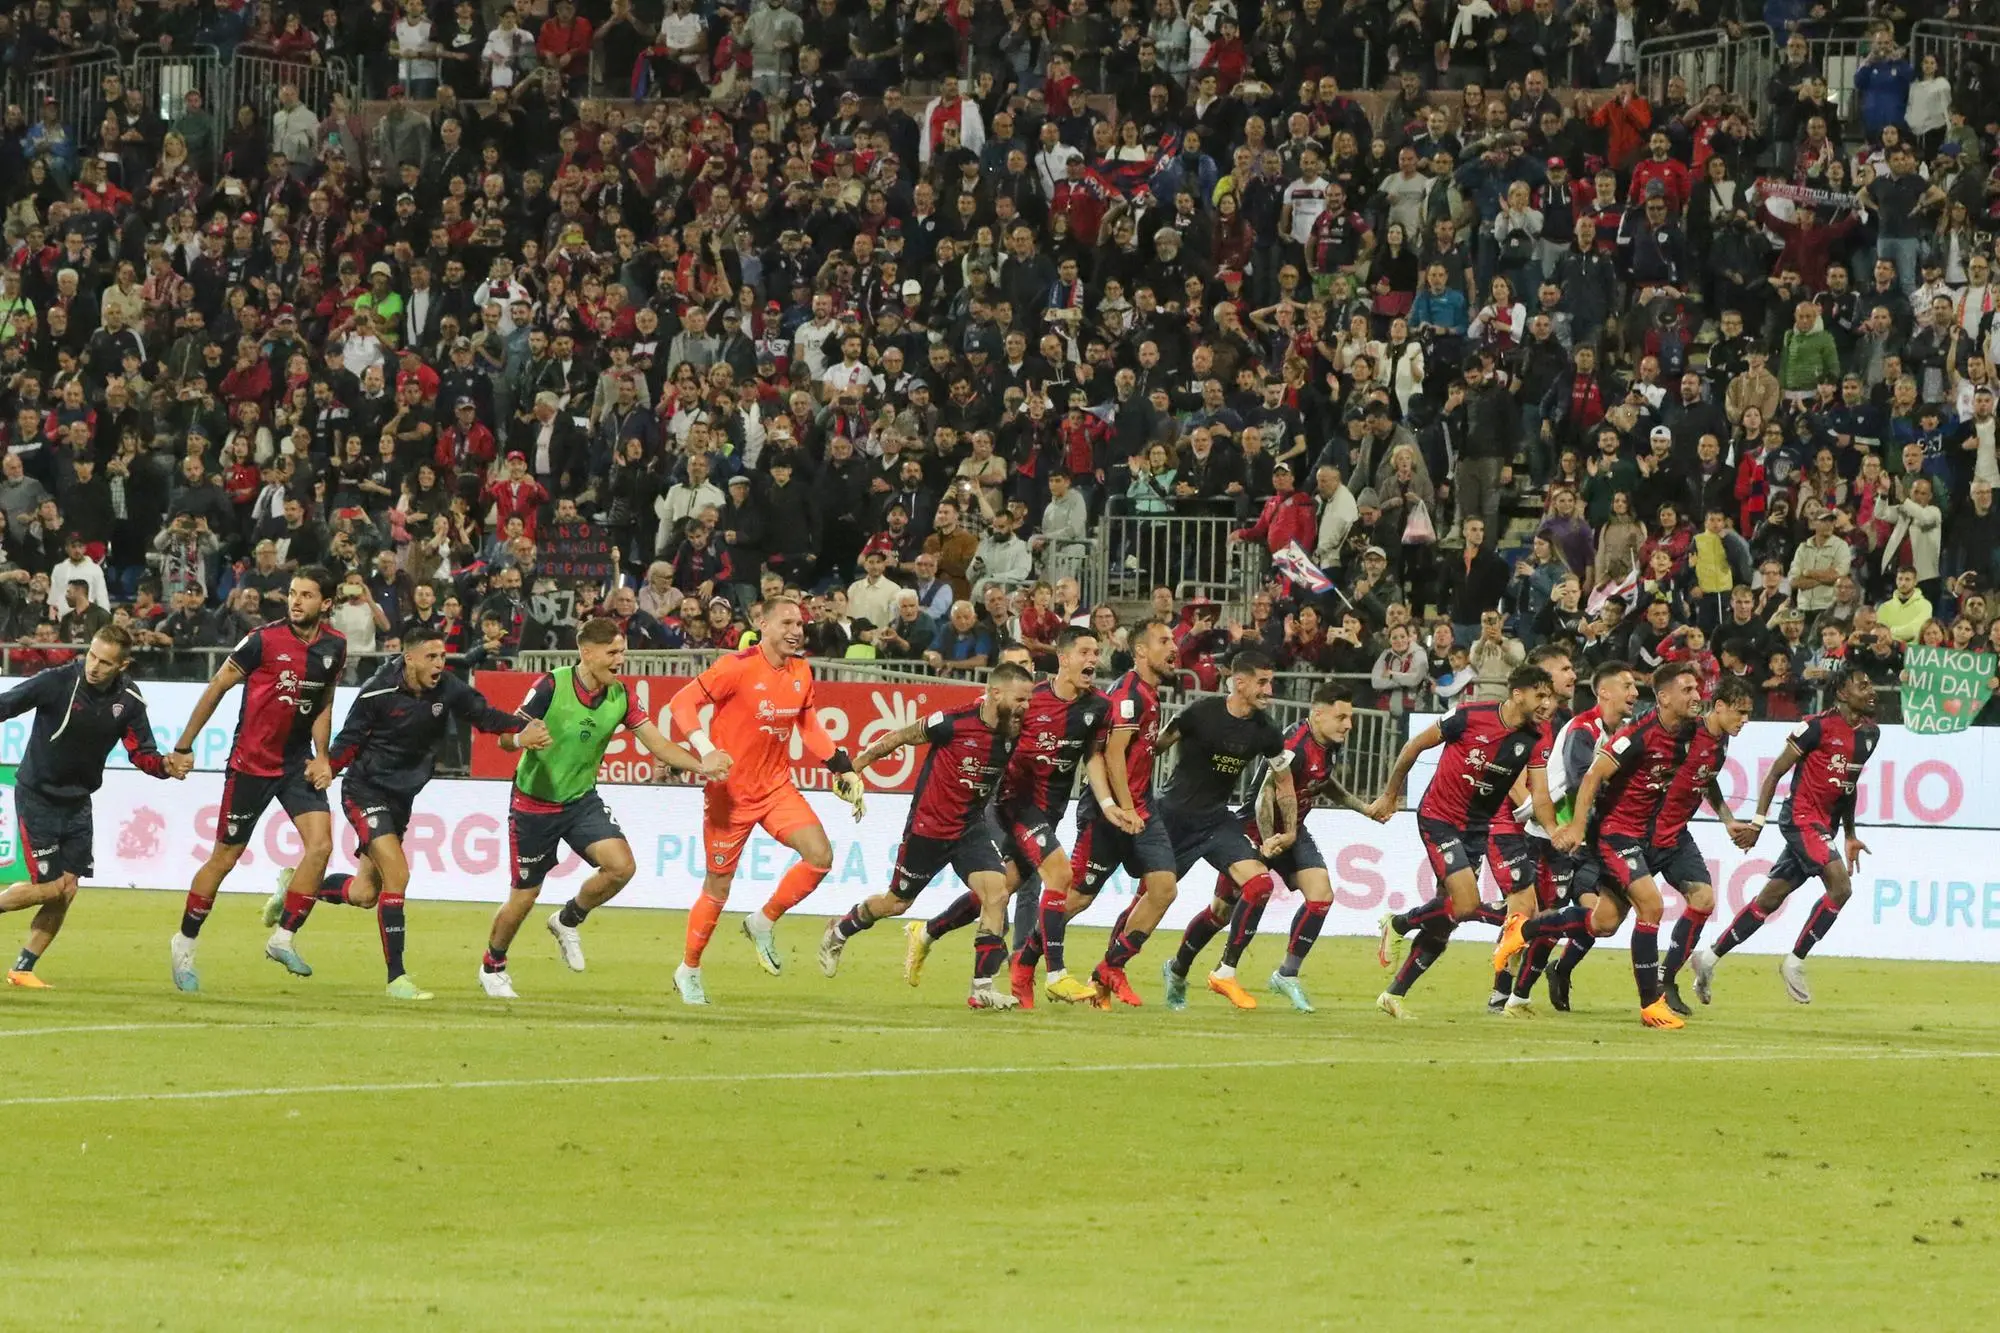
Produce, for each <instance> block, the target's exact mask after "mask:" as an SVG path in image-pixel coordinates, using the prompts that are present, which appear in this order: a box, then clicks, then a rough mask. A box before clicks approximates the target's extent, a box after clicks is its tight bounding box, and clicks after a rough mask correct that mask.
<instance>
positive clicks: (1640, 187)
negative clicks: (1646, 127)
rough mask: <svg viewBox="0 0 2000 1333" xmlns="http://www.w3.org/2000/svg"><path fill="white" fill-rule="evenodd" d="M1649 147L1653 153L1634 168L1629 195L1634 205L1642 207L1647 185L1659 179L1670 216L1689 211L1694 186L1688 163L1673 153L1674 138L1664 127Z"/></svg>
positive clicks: (1655, 133)
mask: <svg viewBox="0 0 2000 1333" xmlns="http://www.w3.org/2000/svg"><path fill="white" fill-rule="evenodd" d="M1647 146H1648V148H1649V150H1650V152H1649V155H1648V156H1647V158H1646V160H1645V161H1643V162H1641V163H1640V164H1639V165H1638V166H1636V167H1633V168H1632V188H1631V189H1630V190H1629V191H1628V192H1627V198H1629V199H1630V200H1631V201H1632V203H1633V204H1634V205H1637V206H1643V205H1644V203H1645V199H1646V186H1647V185H1648V184H1649V183H1651V182H1653V181H1658V182H1660V184H1661V186H1662V187H1664V188H1665V190H1666V192H1667V196H1666V197H1667V214H1668V216H1670V217H1679V216H1680V215H1681V214H1682V213H1684V212H1686V211H1687V205H1688V196H1689V194H1690V191H1691V188H1692V186H1691V183H1690V180H1689V177H1688V169H1687V166H1686V164H1685V163H1682V162H1680V161H1679V160H1677V159H1676V158H1675V157H1674V156H1673V146H1674V145H1673V141H1672V140H1671V139H1669V138H1667V132H1666V131H1665V130H1654V131H1653V134H1652V137H1651V138H1650V139H1649V140H1647Z"/></svg>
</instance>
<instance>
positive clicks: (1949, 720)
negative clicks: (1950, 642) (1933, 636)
mask: <svg viewBox="0 0 2000 1333" xmlns="http://www.w3.org/2000/svg"><path fill="white" fill-rule="evenodd" d="M1993 666H1994V656H1993V654H1992V653H1972V652H1964V651H1961V650H1959V649H1955V648H1917V647H1913V648H1911V649H1910V650H1909V652H1908V653H1907V654H1906V655H1905V656H1904V658H1903V725H1904V726H1906V727H1908V728H1909V729H1910V730H1911V731H1914V732H1916V733H1918V734H1919V735H1925V736H1940V735H1944V734H1946V733H1948V732H1953V731H1964V730H1965V729H1966V728H1967V727H1969V726H1971V725H1972V719H1973V718H1975V717H1977V716H1979V710H1980V709H1981V708H1983V707H1985V706H1986V701H1987V699H1988V698H1990V697H1992V694H1993Z"/></svg>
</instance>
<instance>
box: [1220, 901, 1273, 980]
mask: <svg viewBox="0 0 2000 1333" xmlns="http://www.w3.org/2000/svg"><path fill="white" fill-rule="evenodd" d="M1268 901H1269V899H1260V900H1259V901H1257V902H1255V903H1253V902H1251V901H1250V900H1249V899H1248V898H1247V897H1246V898H1238V899H1237V900H1236V906H1235V907H1233V908H1231V909H1230V912H1229V939H1228V940H1227V941H1226V942H1225V943H1224V944H1223V946H1222V961H1223V963H1224V965H1225V966H1228V967H1235V966H1236V965H1237V964H1238V963H1240V962H1242V961H1243V951H1244V950H1245V949H1247V948H1249V947H1250V941H1251V940H1254V939H1256V938H1257V927H1258V926H1260V925H1262V924H1263V921H1264V904H1265V903H1266V902H1268Z"/></svg>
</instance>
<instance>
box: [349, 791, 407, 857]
mask: <svg viewBox="0 0 2000 1333" xmlns="http://www.w3.org/2000/svg"><path fill="white" fill-rule="evenodd" d="M415 803H416V802H415V798H413V797H409V796H398V795H397V794H396V793H394V792H387V791H383V790H382V789H381V788H380V787H374V786H370V785H369V783H368V781H367V779H365V778H342V779H341V781H340V812H341V813H342V814H343V815H345V816H347V822H348V823H349V824H350V825H352V826H353V829H354V836H355V839H356V840H357V841H358V843H359V844H360V846H362V847H366V846H367V845H368V844H369V843H371V842H373V841H375V839H377V838H400V837H402V836H403V834H404V833H406V832H408V831H409V827H410V813H411V807H412V806H413V805H415Z"/></svg>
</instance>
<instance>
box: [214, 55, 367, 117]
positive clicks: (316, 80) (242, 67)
mask: <svg viewBox="0 0 2000 1333" xmlns="http://www.w3.org/2000/svg"><path fill="white" fill-rule="evenodd" d="M286 85H290V86H291V87H294V88H296V89H298V90H299V102H300V104H301V105H303V106H305V107H307V108H309V109H310V110H311V111H312V113H313V114H314V115H315V116H324V115H326V113H327V110H328V109H329V108H330V107H332V105H333V95H334V94H335V93H342V94H345V95H346V96H347V98H348V100H349V101H350V102H351V101H353V100H354V75H353V72H352V71H351V70H350V69H349V68H348V64H347V62H346V61H345V60H340V59H334V60H322V61H320V62H319V63H316V64H309V63H306V62H304V61H299V60H291V59H282V58H280V57H278V56H275V55H267V54H264V53H262V52H259V51H252V50H249V49H246V48H240V47H239V48H238V49H237V52H236V55H235V58H234V59H232V60H231V61H230V62H229V97H230V113H231V114H232V115H234V114H235V109H236V108H237V107H239V106H241V105H243V104H244V103H245V102H248V103H249V104H250V105H251V106H254V107H256V108H257V114H258V115H259V116H262V117H263V118H264V119H265V120H266V121H268V120H269V119H270V115H271V112H272V110H273V109H275V108H276V107H277V105H278V90H279V89H280V88H283V87H285V86H286Z"/></svg>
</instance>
